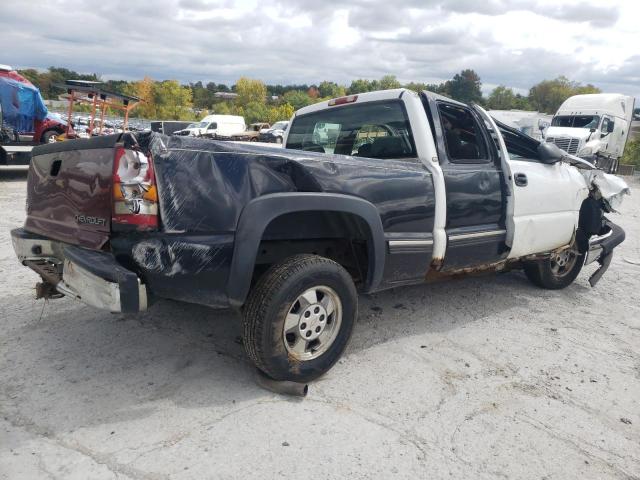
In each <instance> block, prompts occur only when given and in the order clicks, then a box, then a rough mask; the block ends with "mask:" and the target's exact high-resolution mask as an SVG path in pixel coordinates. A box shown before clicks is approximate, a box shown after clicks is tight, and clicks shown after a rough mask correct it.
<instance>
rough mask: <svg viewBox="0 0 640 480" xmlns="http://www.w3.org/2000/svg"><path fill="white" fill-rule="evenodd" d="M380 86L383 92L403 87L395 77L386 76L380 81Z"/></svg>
mask: <svg viewBox="0 0 640 480" xmlns="http://www.w3.org/2000/svg"><path fill="white" fill-rule="evenodd" d="M378 85H379V87H380V89H381V90H391V89H394V88H400V87H401V86H402V85H401V84H400V82H399V81H398V79H397V78H396V76H395V75H385V76H384V77H382V78H381V79H380V81H379V82H378Z"/></svg>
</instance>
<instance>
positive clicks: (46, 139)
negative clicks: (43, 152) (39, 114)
mask: <svg viewBox="0 0 640 480" xmlns="http://www.w3.org/2000/svg"><path fill="white" fill-rule="evenodd" d="M58 135H59V133H58V132H56V131H55V130H47V131H46V132H44V133H43V134H42V138H41V142H42V143H56V142H57V141H58V138H57V137H58Z"/></svg>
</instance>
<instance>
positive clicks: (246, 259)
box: [227, 192, 386, 307]
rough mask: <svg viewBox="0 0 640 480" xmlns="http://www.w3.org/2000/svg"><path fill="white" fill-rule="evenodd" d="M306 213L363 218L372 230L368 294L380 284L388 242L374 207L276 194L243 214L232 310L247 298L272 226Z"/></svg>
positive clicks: (332, 196)
mask: <svg viewBox="0 0 640 480" xmlns="http://www.w3.org/2000/svg"><path fill="white" fill-rule="evenodd" d="M305 211H329V212H343V213H350V214H354V215H357V216H359V217H361V218H362V219H363V220H364V221H365V222H366V224H367V225H368V227H369V239H368V241H367V250H368V257H369V265H368V273H367V279H366V283H365V288H364V290H365V291H373V290H375V289H376V287H377V286H378V285H379V284H380V282H381V280H382V275H383V272H384V263H385V254H386V252H385V238H384V230H383V227H382V221H381V220H380V214H379V212H378V210H377V209H376V207H375V206H374V205H373V204H372V203H370V202H368V201H367V200H364V199H362V198H359V197H354V196H350V195H342V194H337V193H321V192H318V193H316V192H287V193H274V194H269V195H264V196H261V197H258V198H255V199H253V200H252V201H251V202H249V203H248V204H247V205H246V206H245V207H244V209H243V210H242V213H241V214H240V218H239V220H238V226H237V229H236V234H235V242H234V249H233V258H232V260H231V269H230V272H229V281H228V285H227V295H228V298H229V303H230V304H231V306H234V307H240V306H242V305H243V304H244V302H245V300H246V298H247V295H248V293H249V289H250V287H251V278H252V274H253V270H254V267H255V263H256V257H257V254H258V247H259V245H260V241H261V239H262V235H263V233H264V231H265V229H266V228H267V226H268V225H269V223H271V221H272V220H274V219H275V218H277V217H279V216H281V215H284V214H287V213H295V212H305Z"/></svg>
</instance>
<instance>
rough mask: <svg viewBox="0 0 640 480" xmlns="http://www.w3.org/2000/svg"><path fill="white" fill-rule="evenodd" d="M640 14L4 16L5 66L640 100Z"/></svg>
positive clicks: (455, 11) (615, 5) (533, 6)
mask: <svg viewBox="0 0 640 480" xmlns="http://www.w3.org/2000/svg"><path fill="white" fill-rule="evenodd" d="M639 18H640V3H639V2H632V1H625V0H615V1H613V0H611V1H609V2H606V4H604V3H603V2H601V1H596V0H588V1H586V0H582V1H578V2H575V1H561V0H539V1H535V2H532V1H527V0H483V1H477V0H408V1H405V2H396V3H392V2H389V1H387V0H384V1H383V0H353V1H351V2H348V3H347V2H344V1H342V0H324V1H317V0H298V1H294V0H290V1H285V0H260V1H258V0H221V1H215V0H154V2H142V1H135V0H109V1H108V2H93V1H90V0H57V1H51V2H22V1H18V0H3V1H2V2H0V43H1V44H2V45H3V46H5V47H6V46H7V45H10V46H11V48H4V49H3V56H2V58H1V59H0V60H2V62H3V63H10V64H13V65H14V66H17V67H38V68H46V67H48V66H51V65H53V66H64V67H67V68H71V69H74V70H79V71H82V72H92V73H93V72H95V73H98V74H102V75H103V76H104V77H108V78H125V79H135V78H141V77H143V76H144V75H150V76H151V77H153V78H156V79H165V78H176V79H178V80H181V81H185V82H188V81H197V80H203V81H214V82H217V83H218V82H225V83H233V82H234V81H235V80H236V79H237V78H238V77H240V76H241V75H247V76H251V77H256V78H261V79H263V80H265V81H266V82H269V83H305V82H306V83H317V82H320V81H322V80H325V79H326V80H334V81H338V82H342V83H345V82H349V81H350V80H352V79H355V78H379V77H380V76H382V75H385V74H395V75H397V76H398V78H400V79H401V80H402V81H424V82H436V81H442V80H445V79H448V78H451V77H452V76H453V75H454V74H455V73H456V72H458V71H460V70H461V69H463V68H473V69H475V70H476V71H477V72H478V73H479V75H480V76H481V78H482V80H483V82H484V83H485V89H486V88H487V87H490V86H492V85H499V84H505V85H507V86H511V87H513V88H516V89H518V90H519V91H526V90H527V89H528V88H529V87H530V86H531V85H533V84H534V83H536V82H539V81H540V80H543V79H545V78H554V77H556V76H558V75H566V76H567V77H569V78H571V79H573V80H578V81H581V82H584V83H594V84H596V85H597V86H600V87H602V88H604V89H605V90H608V91H619V92H623V93H629V94H633V95H636V96H637V97H640V81H639V78H640V61H639V60H638V56H637V55H638V52H637V46H638V45H640V29H639V28H638V19H639Z"/></svg>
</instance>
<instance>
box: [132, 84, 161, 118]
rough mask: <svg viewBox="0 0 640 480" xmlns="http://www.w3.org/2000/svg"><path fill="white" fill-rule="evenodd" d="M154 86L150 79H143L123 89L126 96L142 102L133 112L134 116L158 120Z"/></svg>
mask: <svg viewBox="0 0 640 480" xmlns="http://www.w3.org/2000/svg"><path fill="white" fill-rule="evenodd" d="M154 86H155V84H154V81H153V79H151V77H144V78H143V79H142V80H140V81H137V82H133V83H130V84H129V85H128V86H127V87H126V88H125V91H124V93H125V94H126V95H132V96H134V97H138V98H139V99H140V100H142V101H141V102H140V103H139V104H138V106H137V107H136V108H135V110H134V112H135V114H136V115H138V116H140V117H143V118H158V115H157V113H158V112H157V107H156V98H155V91H154Z"/></svg>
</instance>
